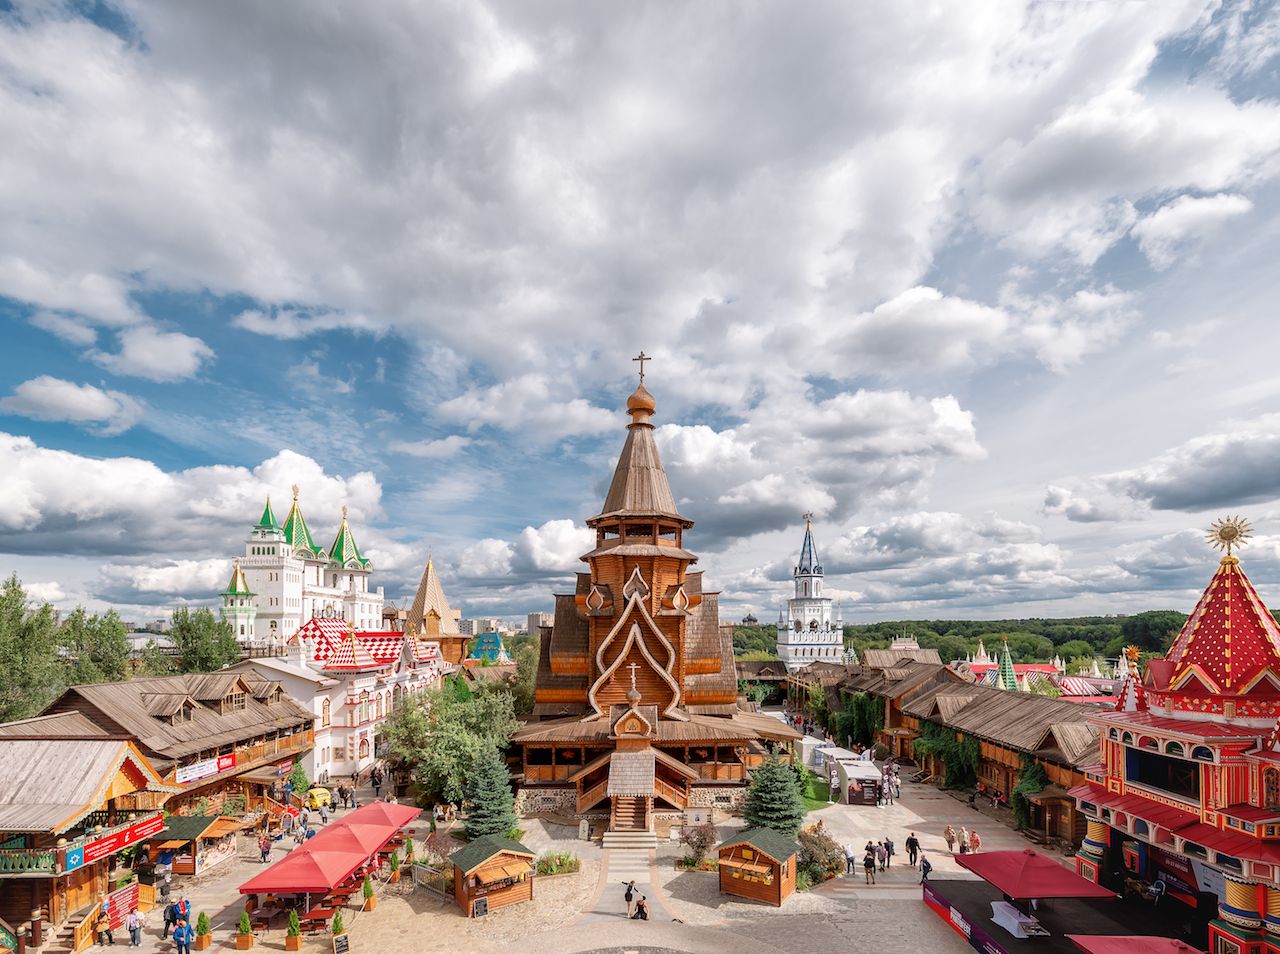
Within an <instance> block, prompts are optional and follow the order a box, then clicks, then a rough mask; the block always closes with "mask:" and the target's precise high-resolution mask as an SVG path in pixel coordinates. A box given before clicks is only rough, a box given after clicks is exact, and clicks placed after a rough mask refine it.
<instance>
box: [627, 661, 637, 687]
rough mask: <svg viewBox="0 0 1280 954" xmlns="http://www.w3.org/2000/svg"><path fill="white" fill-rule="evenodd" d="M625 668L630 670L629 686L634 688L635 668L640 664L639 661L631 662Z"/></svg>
mask: <svg viewBox="0 0 1280 954" xmlns="http://www.w3.org/2000/svg"><path fill="white" fill-rule="evenodd" d="M627 668H628V669H630V670H631V688H632V689H635V687H636V670H637V669H639V668H640V664H639V663H632V664H631V665H630V666H628V667H627Z"/></svg>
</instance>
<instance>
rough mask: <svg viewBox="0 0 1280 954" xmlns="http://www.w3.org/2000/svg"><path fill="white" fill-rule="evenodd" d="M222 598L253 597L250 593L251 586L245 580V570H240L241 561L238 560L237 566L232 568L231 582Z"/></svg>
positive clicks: (223, 592)
mask: <svg viewBox="0 0 1280 954" xmlns="http://www.w3.org/2000/svg"><path fill="white" fill-rule="evenodd" d="M220 595H222V596H253V595H254V594H253V593H251V592H250V591H249V584H248V582H247V581H246V580H245V578H244V570H242V569H240V561H239V560H236V562H235V566H233V567H232V568H231V582H230V583H228V584H227V588H226V589H225V590H223V591H222V593H221V594H220Z"/></svg>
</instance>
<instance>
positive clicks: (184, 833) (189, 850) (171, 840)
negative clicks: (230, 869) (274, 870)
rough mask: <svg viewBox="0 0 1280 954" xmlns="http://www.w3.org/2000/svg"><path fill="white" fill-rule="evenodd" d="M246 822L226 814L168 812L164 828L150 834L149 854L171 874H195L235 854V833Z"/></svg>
mask: <svg viewBox="0 0 1280 954" xmlns="http://www.w3.org/2000/svg"><path fill="white" fill-rule="evenodd" d="M245 824H246V823H245V822H242V821H241V820H240V819H238V818H227V817H225V816H214V815H170V816H169V817H167V818H166V819H165V830H164V831H162V832H159V833H158V834H155V835H153V836H152V837H151V841H150V844H149V845H148V848H149V854H150V855H151V858H152V860H153V861H155V862H157V863H159V864H167V865H169V866H170V868H171V869H172V871H173V873H174V874H180V875H197V874H200V873H201V872H204V871H208V870H209V869H210V868H212V867H213V866H214V865H216V864H219V863H220V862H223V861H226V860H227V859H228V858H234V857H235V856H236V834H237V833H238V832H239V831H240V830H241V829H242V828H243V827H244V826H245ZM249 824H252V823H249Z"/></svg>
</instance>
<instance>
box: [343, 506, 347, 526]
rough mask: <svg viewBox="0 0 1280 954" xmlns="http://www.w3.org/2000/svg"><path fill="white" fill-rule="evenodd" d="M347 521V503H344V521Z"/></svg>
mask: <svg viewBox="0 0 1280 954" xmlns="http://www.w3.org/2000/svg"><path fill="white" fill-rule="evenodd" d="M346 521H347V505H346V504H343V505H342V522H343V523H346Z"/></svg>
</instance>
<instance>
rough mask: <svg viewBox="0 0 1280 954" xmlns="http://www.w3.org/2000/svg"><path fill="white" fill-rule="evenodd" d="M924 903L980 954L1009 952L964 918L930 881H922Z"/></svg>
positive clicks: (980, 928)
mask: <svg viewBox="0 0 1280 954" xmlns="http://www.w3.org/2000/svg"><path fill="white" fill-rule="evenodd" d="M924 903H925V904H927V905H928V906H929V907H930V908H931V909H932V910H933V912H934V913H935V914H936V915H938V917H940V918H942V920H944V921H946V922H947V925H948V926H949V927H950V928H951V929H952V930H953V931H955V932H956V933H957V934H959V935H960V936H961V937H963V938H964V939H965V940H966V941H968V942H969V946H970V947H971V948H973V949H974V950H975V951H981V952H982V954H1009V952H1008V949H1007V948H1005V947H1003V946H1001V945H1000V944H998V943H997V942H996V940H995V938H993V937H992V936H991V935H990V934H988V933H987V932H986V930H985V929H984V928H982V927H981V926H979V925H977V924H974V923H973V922H972V921H970V920H969V919H968V918H966V917H965V916H964V915H963V914H962V913H961V912H960V910H959V909H957V908H954V907H952V905H951V902H950V901H948V900H947V899H946V898H944V897H943V896H942V895H940V894H939V893H938V892H937V891H935V890H934V888H933V884H932V882H929V881H926V882H925V883H924Z"/></svg>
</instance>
